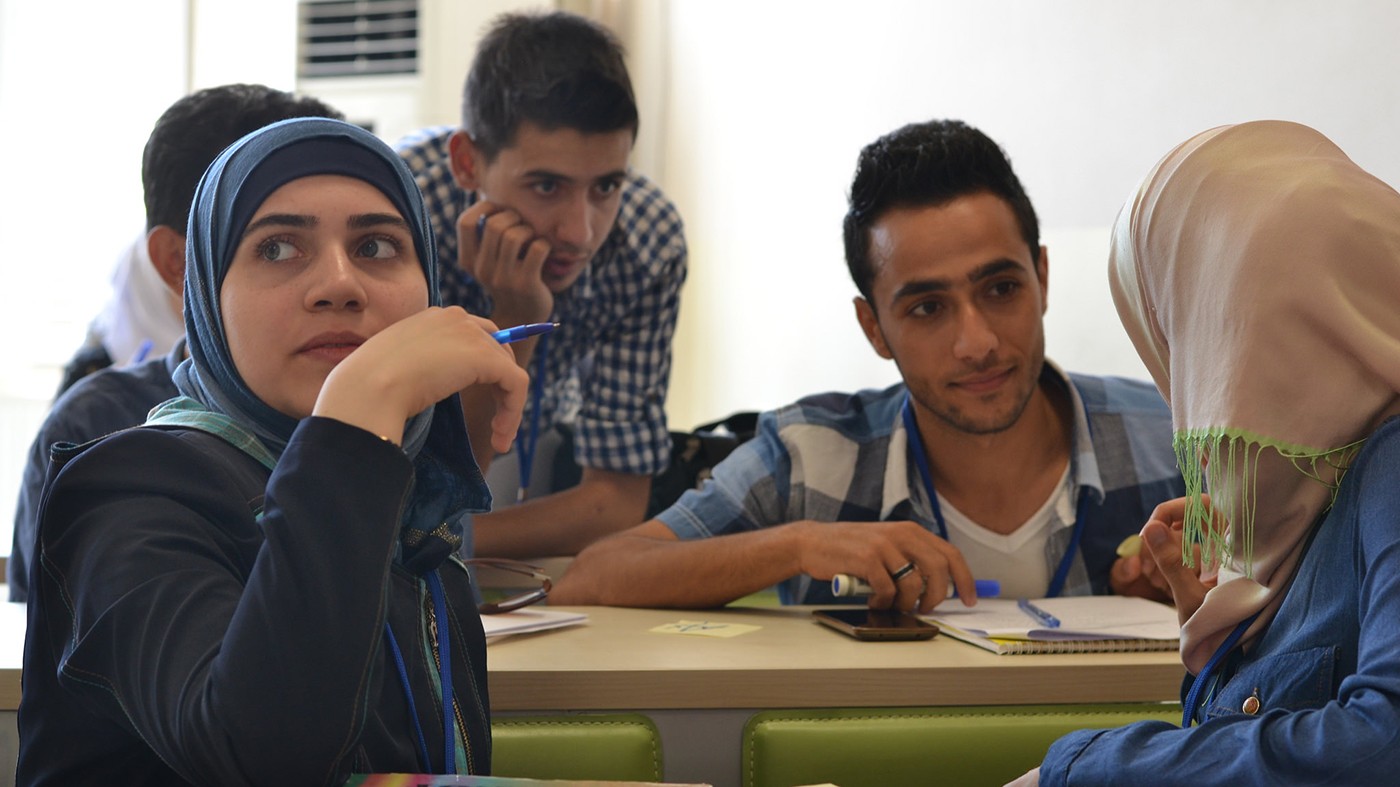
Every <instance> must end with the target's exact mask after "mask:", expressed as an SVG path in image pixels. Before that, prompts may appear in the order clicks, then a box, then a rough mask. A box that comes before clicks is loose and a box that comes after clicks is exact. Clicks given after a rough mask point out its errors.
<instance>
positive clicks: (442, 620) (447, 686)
mask: <svg viewBox="0 0 1400 787" xmlns="http://www.w3.org/2000/svg"><path fill="white" fill-rule="evenodd" d="M424 579H425V580H426V581H427V583H428V593H429V594H430V595H431V596H432V598H433V614H434V617H435V618H436V619H437V652H438V683H439V688H440V690H441V693H442V730H443V738H444V742H443V749H442V750H443V760H444V762H443V771H442V772H443V773H447V774H455V773H456V772H457V724H456V720H455V718H454V716H453V714H452V709H453V704H454V703H455V702H456V699H455V698H456V695H455V694H454V693H453V690H452V660H451V659H452V646H451V639H452V632H451V630H450V628H449V626H448V618H447V596H446V594H445V593H444V592H443V590H442V579H441V578H440V577H439V576H438V572H437V570H436V569H434V570H433V572H432V573H431V574H428V575H427V576H426V577H424ZM384 635H385V637H386V638H387V639H388V640H389V650H390V652H392V653H393V654H394V666H395V667H397V668H398V672H399V684H400V685H401V686H403V694H404V697H405V698H406V699H407V700H408V715H409V717H410V718H411V719H413V731H414V733H415V734H416V736H417V739H418V741H417V742H418V755H419V756H420V757H422V758H423V765H424V766H425V767H427V768H428V769H429V770H431V769H432V760H431V759H430V758H429V757H428V741H427V739H426V738H425V737H423V726H422V724H420V723H419V721H418V708H417V707H416V705H415V704H414V702H413V686H412V684H410V683H409V680H408V669H407V668H406V667H405V666H404V660H403V651H402V650H400V649H399V643H398V640H397V639H395V638H394V630H393V629H392V628H391V627H390V626H389V621H388V620H385V621H384Z"/></svg>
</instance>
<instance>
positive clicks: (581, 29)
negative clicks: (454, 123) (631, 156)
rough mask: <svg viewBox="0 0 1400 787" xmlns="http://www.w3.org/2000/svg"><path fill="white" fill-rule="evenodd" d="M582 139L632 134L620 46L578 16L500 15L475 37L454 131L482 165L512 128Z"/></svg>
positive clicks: (633, 114) (507, 140)
mask: <svg viewBox="0 0 1400 787" xmlns="http://www.w3.org/2000/svg"><path fill="white" fill-rule="evenodd" d="M525 121H529V122H531V123H533V124H535V125H537V126H539V127H540V128H541V129H543V130H545V131H555V130H557V129H561V128H571V129H574V130H576V131H580V132H582V133H585V134H599V133H607V132H611V131H618V130H621V129H629V130H631V131H632V134H633V136H634V137H635V136H636V133H637V100H636V98H635V97H634V96H633V94H632V80H631V78H629V77H628V76H627V66H626V64H625V63H624V62H623V52H622V45H621V44H620V43H619V42H618V40H617V37H616V36H614V35H613V34H612V33H611V32H609V31H608V30H607V28H604V27H602V26H601V25H598V24H596V23H594V22H591V21H589V20H587V19H585V18H583V17H581V16H577V15H574V14H569V13H565V12H563V11H556V12H553V13H548V14H505V15H503V16H501V17H499V18H498V19H497V20H496V21H495V22H494V23H493V24H492V25H491V28H490V29H489V30H488V31H487V32H486V36H485V37H484V38H482V39H481V44H480V46H478V47H477V50H476V59H474V60H473V61H472V67H471V71H470V72H469V73H468V74H467V84H466V88H465V89H464V90H463V93H462V128H463V129H465V130H466V132H467V134H468V135H469V136H471V138H472V142H473V144H475V145H476V147H477V149H478V150H480V151H481V153H482V155H484V156H485V157H486V160H487V161H488V162H489V161H491V160H493V159H495V157H496V154H497V153H500V152H501V150H502V149H503V148H507V147H509V146H510V145H511V144H512V143H513V142H514V141H515V135H516V132H517V131H519V130H520V124H521V123H523V122H525Z"/></svg>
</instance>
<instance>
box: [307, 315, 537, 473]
mask: <svg viewBox="0 0 1400 787" xmlns="http://www.w3.org/2000/svg"><path fill="white" fill-rule="evenodd" d="M495 330H496V325H495V323H492V322H491V321H490V320H486V319H482V318H480V317H473V316H472V315H469V314H467V312H466V311H464V310H463V309H461V308H459V307H456V306H449V307H447V308H438V307H433V308H429V309H425V310H423V311H421V312H418V313H416V314H414V315H412V316H410V317H407V318H405V319H403V320H400V321H399V322H396V323H394V324H393V325H390V326H389V327H387V328H385V329H384V330H382V331H380V332H379V333H377V334H375V335H374V336H371V337H370V338H369V340H368V341H366V342H365V343H364V344H362V345H360V347H359V348H358V349H356V350H355V351H354V352H353V353H351V354H350V355H349V356H348V357H346V358H345V360H343V361H341V362H340V363H339V364H338V365H337V366H336V367H335V369H333V370H332V371H331V373H330V375H328V376H327V377H326V382H325V384H324V385H322V386H321V393H320V396H319V397H317V399H316V406H315V407H314V408H313V409H312V414H313V415H319V416H325V417H328V418H334V419H336V420H338V421H343V422H345V423H347V424H351V425H353V426H358V427H360V428H361V429H364V430H366V431H369V432H373V433H374V434H377V435H381V436H383V437H384V438H386V439H388V440H392V441H393V442H395V443H401V442H402V441H403V428H404V423H405V422H406V421H408V419H409V418H412V417H413V416H414V415H416V414H418V413H420V412H422V411H423V410H426V409H427V408H429V407H431V406H432V405H433V404H435V403H437V402H439V401H441V400H443V399H446V398H447V397H448V396H451V395H452V394H454V393H456V392H458V391H461V390H464V389H466V388H470V387H472V386H476V385H486V386H490V387H491V388H492V389H493V394H494V396H495V399H496V414H495V417H494V418H492V419H491V445H492V446H493V447H494V448H495V449H496V450H497V451H499V452H501V453H504V452H506V451H508V450H510V443H511V440H513V439H514V438H515V432H516V429H518V428H519V426H520V415H521V412H522V411H523V410H524V407H525V396H526V392H527V390H528V389H529V384H530V380H529V376H528V375H527V374H526V373H525V371H524V370H523V369H521V368H520V367H519V366H518V365H516V363H515V356H514V354H513V353H512V352H511V349H510V348H509V347H508V346H505V345H502V344H500V343H499V342H497V341H496V340H495V338H494V337H492V336H491V333H492V332H493V331H495Z"/></svg>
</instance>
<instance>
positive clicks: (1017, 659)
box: [487, 607, 1184, 785]
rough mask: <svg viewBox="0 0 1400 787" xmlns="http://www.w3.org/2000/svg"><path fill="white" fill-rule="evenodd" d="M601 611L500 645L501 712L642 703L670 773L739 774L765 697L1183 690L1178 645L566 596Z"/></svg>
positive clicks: (1068, 696)
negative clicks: (1027, 646)
mask: <svg viewBox="0 0 1400 787" xmlns="http://www.w3.org/2000/svg"><path fill="white" fill-rule="evenodd" d="M561 609H571V610H577V611H581V612H586V613H587V614H588V616H589V623H588V624H586V625H583V626H578V627H574V628H569V629H562V630H557V631H547V632H541V633H538V634H525V635H520V636H517V637H511V638H507V639H505V640H502V641H499V642H496V643H494V644H492V645H490V646H489V648H488V651H487V654H488V663H489V665H490V689H491V707H492V709H493V710H494V711H495V712H497V713H567V712H574V711H589V710H591V711H607V710H613V711H616V710H633V711H639V712H642V713H645V714H646V715H648V716H650V717H651V718H652V719H653V720H654V721H656V722H657V725H658V727H660V729H661V734H662V751H663V756H664V758H665V763H666V779H667V780H668V781H704V782H710V783H713V784H716V785H726V784H736V785H737V784H738V783H739V767H740V754H739V750H740V742H741V731H742V728H743V724H744V722H745V721H747V720H748V718H749V717H750V716H752V715H753V714H754V713H755V712H757V711H759V710H769V709H779V708H836V707H901V706H920V705H1014V704H1050V703H1111V702H1157V701H1176V700H1178V699H1179V691H1180V687H1181V679H1182V676H1183V674H1184V669H1183V668H1182V666H1181V662H1180V660H1179V659H1178V657H1177V654H1176V653H1174V652H1168V653H1124V654H1108V653H1104V654H1065V655H1046V656H997V655H995V654H992V653H989V652H987V651H984V650H980V649H978V648H975V647H973V646H971V645H967V644H964V643H961V642H957V641H955V640H953V639H951V638H946V637H936V638H934V639H932V640H928V641H925V642H859V641H856V640H854V639H851V638H849V637H846V636H844V635H842V634H839V633H837V632H834V631H832V630H830V629H827V628H825V627H823V626H820V625H818V624H817V623H815V622H813V621H812V619H811V615H810V609H809V608H803V607H788V608H775V609H742V610H718V611H706V612H696V611H679V610H654V609H617V608H609V607H561ZM682 619H685V620H709V621H728V622H738V623H748V624H752V625H758V626H761V627H762V628H760V629H759V630H757V631H754V632H752V633H749V634H744V635H741V636H738V637H734V638H731V639H717V638H709V637H700V636H689V635H673V634H657V633H653V632H651V631H650V629H652V628H654V627H656V626H659V625H662V624H665V623H672V622H675V621H679V620H682Z"/></svg>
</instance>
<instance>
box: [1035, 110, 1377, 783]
mask: <svg viewBox="0 0 1400 787" xmlns="http://www.w3.org/2000/svg"><path fill="white" fill-rule="evenodd" d="M1109 276H1110V280H1111V285H1112V288H1113V294H1114V300H1115V303H1116V304H1117V306H1118V312H1119V315H1120V317H1121V318H1122V320H1123V323H1124V326H1125V327H1126V328H1127V330H1128V333H1129V334H1130V335H1131V337H1132V339H1133V343H1134V345H1135V346H1136V347H1137V350H1138V353H1139V354H1140V355H1141V356H1142V358H1143V360H1144V362H1145V363H1146V364H1147V366H1148V369H1149V370H1150V371H1151V373H1152V376H1153V378H1154V379H1155V380H1156V382H1157V386H1158V387H1159V388H1160V389H1161V391H1162V394H1163V395H1164V396H1165V397H1166V398H1167V400H1168V402H1169V403H1170V405H1171V408H1172V419H1173V425H1174V430H1175V434H1176V437H1175V442H1176V446H1177V454H1178V461H1179V464H1180V465H1181V467H1182V470H1183V473H1184V475H1185V476H1186V478H1187V490H1188V496H1187V498H1186V500H1185V501H1184V503H1179V504H1177V505H1175V506H1166V507H1164V509H1167V508H1170V509H1172V510H1173V511H1174V513H1176V514H1177V517H1174V518H1179V519H1180V520H1182V521H1181V522H1178V523H1177V525H1178V526H1182V525H1184V534H1185V545H1186V547H1187V550H1188V554H1189V552H1190V548H1191V547H1192V546H1193V545H1195V546H1199V547H1200V551H1201V553H1202V555H1203V557H1204V559H1205V560H1207V561H1208V562H1216V563H1218V564H1219V565H1220V572H1219V584H1218V585H1217V586H1216V587H1214V588H1213V589H1211V590H1209V592H1205V588H1204V587H1203V586H1202V585H1201V584H1200V582H1199V581H1198V580H1196V579H1194V574H1193V572H1191V571H1189V570H1184V569H1183V567H1182V566H1181V561H1180V559H1179V554H1180V553H1179V552H1178V551H1176V550H1174V549H1171V548H1165V547H1157V549H1156V550H1154V552H1155V559H1156V560H1157V562H1158V563H1159V564H1160V566H1161V567H1162V569H1163V571H1164V574H1165V575H1166V576H1167V577H1168V579H1169V580H1170V581H1171V583H1172V587H1173V590H1174V592H1175V594H1176V597H1177V601H1178V604H1179V607H1180V611H1181V615H1182V618H1183V626H1182V646H1181V652H1182V658H1183V661H1184V662H1185V664H1186V667H1187V670H1188V671H1189V672H1190V673H1191V676H1192V681H1190V683H1189V684H1188V685H1189V686H1190V688H1189V692H1188V693H1187V696H1186V697H1185V702H1184V704H1185V706H1186V712H1185V717H1186V718H1185V721H1186V725H1185V728H1184V729H1178V728H1176V727H1174V726H1173V725H1169V724H1166V723H1163V722H1142V723H1139V724H1134V725H1130V726H1128V727H1124V728H1121V729H1117V730H1109V731H1091V730H1086V731H1081V732H1077V733H1073V734H1071V735H1069V736H1066V737H1065V738H1062V739H1061V740H1059V741H1058V742H1056V743H1055V744H1054V745H1053V746H1052V747H1051V749H1050V751H1049V753H1048V754H1047V756H1046V758H1045V761H1044V763H1043V765H1042V767H1041V769H1040V772H1039V780H1040V781H1041V783H1044V784H1052V785H1060V784H1119V783H1126V782H1131V783H1134V784H1152V783H1163V784H1166V783H1171V784H1197V785H1202V784H1230V785H1243V784H1261V785H1266V784H1267V785H1274V784H1315V783H1327V784H1364V783H1377V782H1385V781H1388V780H1390V779H1394V778H1395V774H1396V773H1400V419H1397V418H1392V416H1394V415H1396V414H1397V413H1400V394H1398V393H1397V392H1400V194H1397V193H1396V192H1395V190H1394V189H1392V188H1390V187H1389V186H1387V185H1386V184H1384V183H1382V182H1381V181H1379V180H1377V179H1376V178H1374V177H1372V176H1371V175H1369V174H1367V173H1366V172H1365V171H1363V170H1362V169H1360V168H1359V167H1357V166H1356V164H1355V163H1353V162H1352V161H1351V160H1350V159H1349V158H1347V157H1346V155H1345V154H1343V153H1342V151H1341V150H1340V149H1338V148H1337V146H1336V145H1334V144H1332V142H1331V141H1329V140H1328V139H1327V138H1325V137H1323V136H1322V135H1321V134H1319V133H1317V132H1316V131H1314V130H1312V129H1310V128H1307V127H1305V126H1300V125H1297V124H1294V123H1285V122H1278V121H1264V122H1256V123H1245V124H1241V125H1237V126H1227V127H1222V128H1216V129H1212V130H1210V131H1207V132H1205V133H1203V134H1200V135H1198V136H1196V137H1194V138H1192V139H1190V140H1188V141H1187V142H1186V143H1184V144H1182V145H1181V146H1179V147H1178V148H1176V150H1174V151H1172V152H1171V153H1170V154H1168V155H1167V157H1166V158H1165V159H1163V160H1162V161H1161V162H1160V163H1159V164H1158V165H1157V166H1156V168H1155V169H1154V170H1153V171H1152V172H1151V173H1149V175H1148V176H1147V178H1146V179H1145V180H1144V181H1143V184H1142V186H1141V187H1140V189H1139V190H1138V193H1137V195H1136V196H1135V198H1134V199H1133V200H1132V201H1131V202H1130V203H1129V204H1128V205H1127V206H1126V207H1125V208H1124V209H1123V212H1122V214H1120V216H1119V218H1118V223H1117V226H1116V227H1115V228H1114V238H1113V250H1112V260H1111V263H1110V271H1109ZM1203 492H1210V493H1212V494H1211V498H1210V502H1211V503H1213V507H1214V510H1215V513H1216V515H1217V516H1216V519H1215V522H1216V523H1217V524H1215V525H1212V524H1210V522H1209V521H1208V520H1209V517H1208V515H1207V511H1208V509H1207V507H1206V505H1205V504H1204V501H1203V500H1202V497H1201V494H1202V493H1203ZM1144 535H1145V536H1146V538H1147V542H1148V546H1149V549H1151V548H1152V547H1153V546H1155V544H1156V543H1169V542H1170V539H1163V538H1162V536H1165V535H1166V529H1165V528H1164V527H1163V524H1162V523H1160V522H1152V523H1149V524H1148V525H1147V527H1145V528H1144ZM1173 558H1176V559H1175V560H1173ZM1203 593H1204V596H1203V597H1202V594H1203ZM1035 778H1036V775H1035V773H1034V772H1033V773H1032V774H1027V777H1026V778H1025V779H1023V780H1022V782H1023V783H1024V782H1032V783H1033V782H1034V780H1035Z"/></svg>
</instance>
